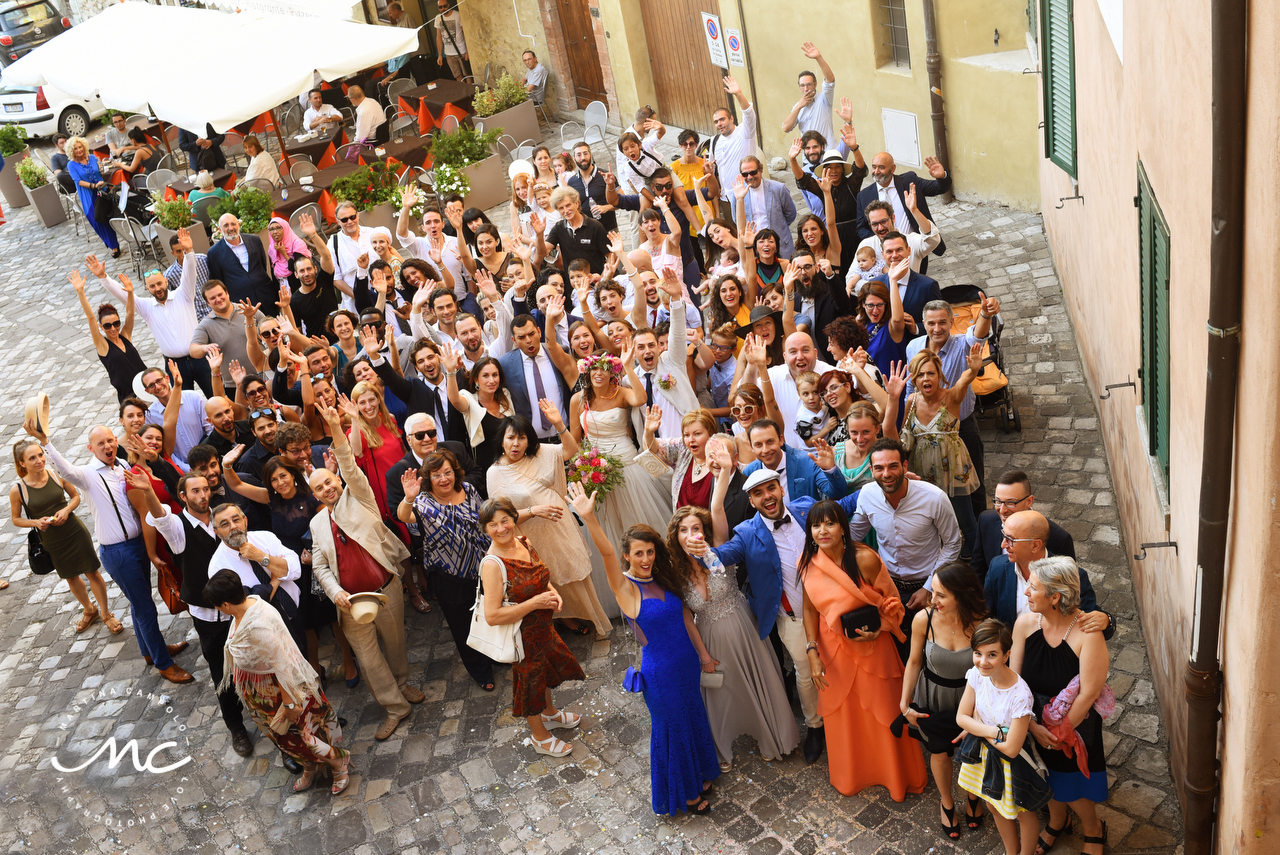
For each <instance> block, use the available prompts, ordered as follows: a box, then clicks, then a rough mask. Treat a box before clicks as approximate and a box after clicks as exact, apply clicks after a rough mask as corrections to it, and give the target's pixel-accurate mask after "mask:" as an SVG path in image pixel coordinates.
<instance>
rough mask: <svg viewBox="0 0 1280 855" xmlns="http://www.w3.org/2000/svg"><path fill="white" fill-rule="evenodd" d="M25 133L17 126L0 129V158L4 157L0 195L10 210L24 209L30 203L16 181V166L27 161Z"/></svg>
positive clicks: (20, 184) (0, 172)
mask: <svg viewBox="0 0 1280 855" xmlns="http://www.w3.org/2000/svg"><path fill="white" fill-rule="evenodd" d="M28 154H30V150H29V149H28V148H27V132H26V130H25V129H24V128H22V127H20V126H19V125H14V124H8V125H5V126H4V127H3V128H0V156H3V157H4V169H0V193H3V194H4V201H5V203H6V204H7V205H8V206H9V207H10V208H25V207H26V206H27V205H30V204H31V202H30V201H29V200H28V199H27V193H26V191H25V190H23V189H22V182H21V181H19V180H18V164H19V163H21V162H22V161H24V160H26V159H27V155H28Z"/></svg>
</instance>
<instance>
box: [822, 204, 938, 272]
mask: <svg viewBox="0 0 1280 855" xmlns="http://www.w3.org/2000/svg"><path fill="white" fill-rule="evenodd" d="M906 204H907V211H908V212H909V213H910V214H911V216H912V217H913V218H914V219H915V221H916V223H917V224H918V225H919V226H920V231H918V232H912V233H911V234H909V235H907V247H908V248H909V249H910V250H911V269H912V270H915V271H919V270H920V265H921V264H922V263H923V262H924V260H925V259H926V258H928V257H929V253H931V252H933V251H934V250H935V249H937V247H938V244H940V243H942V233H941V232H939V231H938V227H937V226H935V225H934V224H933V223H932V222H931V221H930V220H929V218H928V217H926V216H925V215H924V214H923V213H922V212H921V211H920V209H919V208H918V207H916V185H914V184H912V185H911V186H910V187H908V188H907V199H906ZM863 213H864V214H865V215H866V218H867V222H868V223H870V224H871V231H872V235H871V237H869V238H865V239H864V240H863V241H862V243H860V244H858V249H862V248H863V247H864V246H869V247H871V249H872V250H874V251H875V254H876V258H879V259H880V260H881V261H883V260H884V248H883V246H882V241H883V240H884V239H885V237H887V236H888V235H889V233H890V232H892V231H895V229H894V227H893V206H892V205H890V204H889V203H888V202H881V201H880V200H879V199H877V200H876V201H874V202H872V203H871V204H870V205H868V206H867V209H866V211H864V212H863ZM858 278H859V277H858V271H857V270H856V269H855V270H853V271H851V274H850V275H849V276H847V277H846V279H847V280H848V282H850V283H853V282H856V281H857V280H858Z"/></svg>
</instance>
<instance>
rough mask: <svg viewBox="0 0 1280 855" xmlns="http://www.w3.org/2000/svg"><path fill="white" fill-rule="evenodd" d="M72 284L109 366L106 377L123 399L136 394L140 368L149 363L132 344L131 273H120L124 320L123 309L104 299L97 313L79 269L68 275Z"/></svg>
mask: <svg viewBox="0 0 1280 855" xmlns="http://www.w3.org/2000/svg"><path fill="white" fill-rule="evenodd" d="M67 278H68V279H70V280H71V287H72V288H75V289H76V295H77V296H78V297H79V298H80V308H81V309H83V310H84V316H85V318H86V319H87V320H88V321H89V336H90V337H91V338H92V339H93V346H94V348H95V349H96V350H97V351H98V359H99V360H100V361H101V362H102V367H103V368H105V369H107V377H108V378H110V380H111V385H112V386H114V387H115V390H116V397H117V399H118V400H119V401H120V403H124V399H125V398H129V397H132V396H133V378H134V377H136V376H137V375H138V373H139V372H140V371H145V370H146V367H147V364H146V363H145V362H143V361H142V356H141V354H139V353H138V349H137V348H136V347H134V346H133V318H134V307H133V283H132V282H130V281H129V277H128V276H125V275H123V274H121V276H120V287H121V288H123V289H124V291H125V295H126V297H125V303H124V321H121V320H120V312H119V311H118V310H117V309H116V307H115V306H114V305H112V304H111V303H103V304H102V305H101V306H99V307H98V311H97V314H96V315H95V314H94V311H93V307H92V306H90V305H89V298H88V297H86V296H85V294H84V276H83V275H82V274H81V273H80V271H79V270H73V271H71V273H69V274H68V275H67Z"/></svg>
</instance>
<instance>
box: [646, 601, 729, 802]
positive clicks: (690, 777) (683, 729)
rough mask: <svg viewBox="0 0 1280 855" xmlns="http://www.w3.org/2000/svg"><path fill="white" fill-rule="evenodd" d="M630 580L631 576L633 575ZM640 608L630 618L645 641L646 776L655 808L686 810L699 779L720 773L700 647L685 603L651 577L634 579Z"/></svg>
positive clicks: (696, 792)
mask: <svg viewBox="0 0 1280 855" xmlns="http://www.w3.org/2000/svg"><path fill="white" fill-rule="evenodd" d="M632 581H635V580H634V579H633V580H632ZM636 585H637V587H639V589H640V596H641V600H640V614H639V615H638V616H637V617H636V619H635V621H634V623H635V624H636V625H637V632H636V635H637V637H638V638H639V639H640V643H641V644H643V645H644V654H643V664H642V666H641V669H640V673H641V675H643V677H644V702H645V704H646V705H647V706H648V707H649V718H650V721H651V722H652V733H651V735H650V737H649V777H650V781H651V784H652V788H653V812H654V813H659V814H671V815H675V814H676V812H678V811H682V810H688V807H689V804H688V803H689V801H690V800H692V799H695V798H697V797H698V796H699V795H700V794H701V792H702V783H703V781H711V780H714V779H715V778H717V777H719V775H720V764H719V761H718V760H717V759H716V745H715V741H714V740H713V739H712V736H711V723H710V722H709V721H708V719H707V708H706V706H705V705H704V704H703V703H702V690H701V686H700V685H699V680H700V678H699V676H698V675H699V672H700V671H701V669H700V667H699V665H698V652H697V651H696V650H695V649H694V647H693V642H692V641H690V640H689V632H688V630H687V629H686V628H685V625H684V603H683V602H681V600H680V598H679V597H677V596H676V595H675V594H671V593H667V592H665V591H663V590H662V589H661V588H659V587H658V586H657V585H656V584H654V583H652V582H636Z"/></svg>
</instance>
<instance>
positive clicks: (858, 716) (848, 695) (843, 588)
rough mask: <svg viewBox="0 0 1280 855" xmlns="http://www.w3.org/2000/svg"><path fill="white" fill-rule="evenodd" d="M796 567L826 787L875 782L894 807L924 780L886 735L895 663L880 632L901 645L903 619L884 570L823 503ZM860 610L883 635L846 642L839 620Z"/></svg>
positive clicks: (857, 787) (896, 679) (895, 696)
mask: <svg viewBox="0 0 1280 855" xmlns="http://www.w3.org/2000/svg"><path fill="white" fill-rule="evenodd" d="M799 567H800V576H801V578H802V579H803V581H804V630H805V635H806V636H807V637H808V639H809V646H808V655H809V664H810V666H811V668H812V669H813V670H812V673H813V682H814V685H815V686H817V688H818V714H819V715H821V716H822V719H823V722H824V723H825V726H826V731H827V761H828V764H829V766H830V770H831V786H833V787H835V788H836V789H837V790H839V791H840V792H841V793H843V794H844V795H846V796H851V795H853V794H854V793H857V792H861V791H862V790H863V789H865V788H867V787H871V786H875V785H877V784H878V785H880V786H883V787H887V788H888V790H889V795H890V796H891V797H892V798H893V800H894V801H896V802H900V801H902V800H903V799H904V798H906V794H907V793H920V792H923V791H924V787H925V784H926V783H927V777H926V773H925V768H924V758H923V757H921V755H920V746H919V745H917V744H916V743H915V742H914V741H913V740H911V739H910V738H908V737H907V736H905V735H903V736H901V737H895V736H894V735H893V734H892V733H890V732H889V725H890V724H891V723H892V722H893V720H894V719H895V718H897V717H898V713H899V709H898V701H899V699H900V698H901V696H902V659H901V658H899V656H898V650H897V648H896V647H895V646H894V643H893V639H892V638H890V637H889V636H888V635H884V629H887V630H888V631H889V632H890V633H892V634H893V635H895V636H897V637H898V638H899V639H902V638H903V635H902V630H901V629H900V628H899V624H901V623H902V616H903V614H904V611H903V608H902V601H901V600H900V599H898V592H897V589H896V588H895V587H894V585H893V580H892V579H890V578H889V571H888V570H886V569H885V566H884V564H883V563H882V562H881V561H880V556H878V555H876V553H875V550H873V549H871V548H870V547H868V546H865V545H863V544H861V543H856V544H855V543H853V542H852V539H851V538H850V536H849V518H848V517H847V516H845V513H844V510H843V509H841V507H840V505H838V504H837V503H835V502H833V501H831V500H830V499H825V500H823V501H821V502H818V503H817V504H815V505H814V506H813V508H812V509H811V510H810V511H809V517H808V520H807V521H806V528H805V540H804V552H803V553H801V556H800V561H799ZM867 606H870V607H872V608H873V609H875V610H876V611H877V612H878V613H879V617H880V626H881V627H882V629H876V630H875V631H873V632H868V631H866V630H862V629H857V630H855V632H856V633H857V634H858V636H859V638H858V640H856V641H855V640H853V639H850V638H846V637H845V634H844V631H843V629H842V627H841V623H840V616H841V615H843V614H846V613H848V612H851V611H854V610H855V609H860V608H864V607H867Z"/></svg>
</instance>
